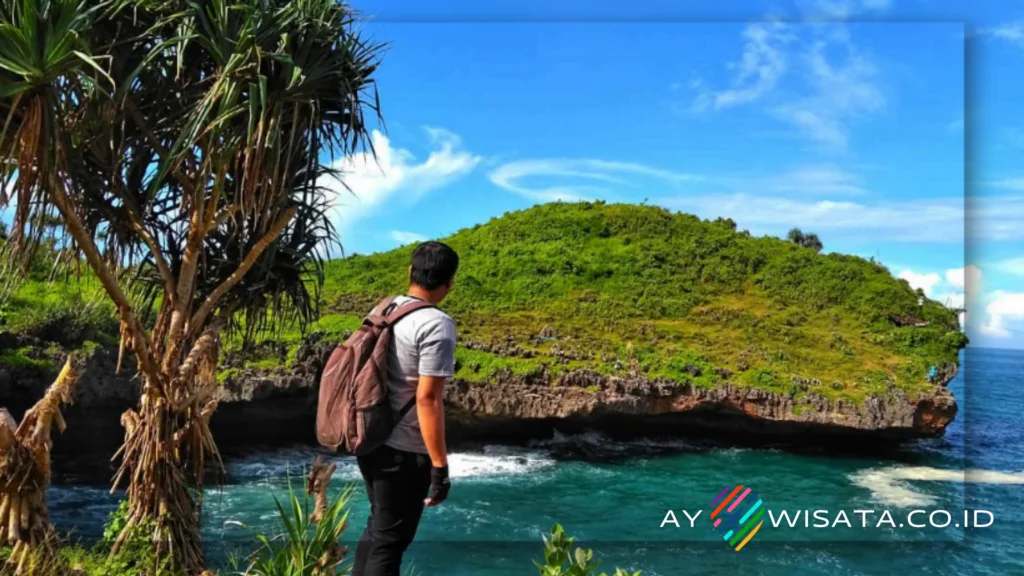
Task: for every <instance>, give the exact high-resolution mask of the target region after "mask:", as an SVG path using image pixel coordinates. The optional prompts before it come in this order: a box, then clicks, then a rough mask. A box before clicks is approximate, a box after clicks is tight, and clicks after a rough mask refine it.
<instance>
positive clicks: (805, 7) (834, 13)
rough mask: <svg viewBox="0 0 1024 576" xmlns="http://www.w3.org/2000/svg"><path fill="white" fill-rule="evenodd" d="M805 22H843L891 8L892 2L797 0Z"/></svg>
mask: <svg viewBox="0 0 1024 576" xmlns="http://www.w3.org/2000/svg"><path fill="white" fill-rule="evenodd" d="M797 4H798V6H800V8H801V11H802V12H803V14H804V18H805V19H806V20H811V21H815V20H845V19H847V18H851V17H853V16H856V15H858V14H859V13H861V12H881V11H885V10H888V9H889V7H890V6H892V0H799V1H798V2H797Z"/></svg>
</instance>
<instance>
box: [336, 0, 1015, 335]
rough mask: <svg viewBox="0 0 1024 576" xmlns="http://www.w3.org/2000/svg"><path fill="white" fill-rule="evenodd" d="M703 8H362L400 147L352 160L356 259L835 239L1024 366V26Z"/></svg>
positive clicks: (384, 145)
mask: <svg viewBox="0 0 1024 576" xmlns="http://www.w3.org/2000/svg"><path fill="white" fill-rule="evenodd" d="M686 4H696V3H686ZM686 4H683V3H678V2H643V3H621V2H607V1H604V0H601V1H597V2H586V3H584V2H560V3H559V4H558V7H557V8H552V7H550V6H545V5H544V4H543V3H540V2H522V1H519V2H514V3H513V2H506V1H493V2H488V3H470V2H455V1H440V2H432V3H430V4H429V9H427V8H425V7H419V6H418V5H416V4H413V3H410V2H380V1H378V2H372V1H366V2H358V1H357V2H356V4H355V6H356V8H357V9H360V10H362V11H363V12H364V14H365V15H366V16H368V17H369V18H371V20H370V21H369V22H368V23H367V24H365V25H364V26H363V28H364V30H365V32H366V33H368V34H370V35H372V36H373V37H374V38H376V39H377V40H380V41H386V42H388V43H389V44H390V46H389V49H388V51H387V53H386V55H385V56H384V61H383V65H382V66H381V68H380V69H379V70H378V72H377V80H378V82H379V86H380V91H381V99H382V105H383V111H384V117H385V120H386V122H387V130H386V133H378V134H376V135H375V141H376V144H377V151H378V154H379V165H378V164H374V163H372V162H367V161H366V158H364V157H353V158H345V159H337V162H338V163H340V164H342V165H343V166H344V167H345V168H346V169H347V170H348V177H347V181H348V184H349V185H350V187H351V188H352V189H353V190H354V191H355V193H356V197H352V196H349V195H341V198H340V200H339V206H338V210H337V216H336V217H337V220H338V224H339V228H340V230H341V233H342V239H343V242H344V245H345V249H346V252H347V253H353V252H359V253H369V252H375V251H380V250H387V249H391V248H394V247H396V246H399V245H401V244H404V243H408V242H413V241H418V240H422V239H424V238H436V237H442V236H445V235H447V234H450V233H452V232H454V231H456V230H458V229H461V228H463V227H467V226H471V225H473V224H476V223H480V222H486V221H487V220H489V219H490V218H492V217H495V216H500V215H501V214H503V213H504V212H507V211H510V210H519V209H523V208H527V207H529V206H531V205H534V204H536V203H539V202H546V201H552V200H557V199H564V200H571V199H576V198H582V199H597V198H601V199H606V200H608V201H625V202H641V201H644V200H645V199H646V200H647V201H648V202H649V203H652V204H659V205H663V206H666V207H668V208H671V209H673V210H681V211H685V212H691V213H695V214H697V215H699V216H701V217H704V218H714V217H717V216H728V217H731V218H733V219H734V220H736V222H737V223H738V225H739V227H740V228H748V229H750V230H751V232H752V233H754V234H758V235H760V234H773V235H782V234H785V232H786V231H787V230H788V229H789V228H791V227H793V226H798V227H801V228H802V229H804V230H805V231H813V232H816V233H817V234H819V235H820V236H821V237H822V239H823V241H824V243H825V247H826V250H827V251H837V252H844V253H853V254H858V255H861V256H864V257H869V256H874V257H876V258H878V259H880V260H881V261H882V262H884V263H885V264H886V265H887V266H889V268H890V269H891V270H892V272H893V274H896V275H899V276H901V277H903V278H906V279H907V280H908V281H909V282H910V283H911V284H912V285H914V286H915V287H922V288H924V289H925V290H926V291H927V292H928V294H929V295H930V296H931V297H933V298H936V299H939V300H941V301H948V302H950V303H951V304H954V305H960V304H961V303H963V302H964V301H965V300H966V301H967V306H968V308H969V313H968V315H967V324H968V333H969V335H970V336H971V338H972V341H973V342H974V343H976V344H981V345H986V346H999V347H1024V287H1022V284H1024V282H1022V280H1024V226H1021V225H1020V224H1019V222H1021V221H1022V220H1024V166H1022V165H1021V162H1020V159H1021V157H1022V154H1024V107H1021V106H1019V105H1015V101H1019V95H1020V93H1021V91H1022V89H1024V86H1022V84H1024V80H1022V78H1024V77H1022V75H1021V74H1020V70H1021V69H1022V65H1024V5H1020V6H1018V7H1016V8H1015V7H1014V6H1013V5H1014V4H1015V3H1012V2H1005V3H1001V2H994V1H993V2H987V3H985V2H980V3H979V2H974V3H970V4H969V5H970V7H972V10H968V9H966V8H964V5H965V3H962V2H954V1H948V2H940V1H938V0H916V1H915V0H806V1H804V0H785V1H781V0H780V1H774V2H764V3H758V2H755V1H750V0H743V1H732V2H718V3H715V4H714V6H689V5H686ZM702 4H703V3H702ZM1004 4H1005V6H1004ZM965 121H966V122H965ZM965 128H966V129H965ZM965 158H966V163H965ZM965 166H966V169H965ZM965 198H966V200H965ZM965 223H966V224H965Z"/></svg>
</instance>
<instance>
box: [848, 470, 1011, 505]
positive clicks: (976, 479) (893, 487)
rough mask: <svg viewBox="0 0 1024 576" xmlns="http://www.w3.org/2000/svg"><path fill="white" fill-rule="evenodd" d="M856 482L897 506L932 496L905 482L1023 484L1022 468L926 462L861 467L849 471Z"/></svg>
mask: <svg viewBox="0 0 1024 576" xmlns="http://www.w3.org/2000/svg"><path fill="white" fill-rule="evenodd" d="M850 480H851V481H852V482H853V483H854V484H855V485H857V486H860V487H861V488H865V489H867V490H869V491H870V492H871V497H872V498H874V499H875V500H878V501H880V502H882V503H884V504H887V505H890V506H897V507H911V506H930V505H932V504H934V503H935V502H936V498H935V497H934V496H932V495H930V494H925V493H923V492H919V491H915V490H914V489H913V488H911V487H910V485H909V484H908V483H909V482H956V483H960V484H964V483H972V484H1024V472H1001V471H998V470H951V469H944V468H932V467H930V466H892V467H889V468H880V469H879V468H875V469H869V470H862V471H860V472H857V473H854V474H851V475H850Z"/></svg>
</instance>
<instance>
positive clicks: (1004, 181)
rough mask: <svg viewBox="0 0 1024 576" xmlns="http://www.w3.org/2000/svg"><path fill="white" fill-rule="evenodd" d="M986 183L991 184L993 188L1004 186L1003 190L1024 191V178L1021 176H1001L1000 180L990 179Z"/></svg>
mask: <svg viewBox="0 0 1024 576" xmlns="http://www.w3.org/2000/svg"><path fill="white" fill-rule="evenodd" d="M985 185H986V186H990V187H992V188H1002V189H1003V190H1013V191H1015V192H1024V178H1021V177H1010V178H1000V179H999V180H989V181H988V182H985Z"/></svg>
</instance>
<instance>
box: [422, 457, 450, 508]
mask: <svg viewBox="0 0 1024 576" xmlns="http://www.w3.org/2000/svg"><path fill="white" fill-rule="evenodd" d="M430 486H431V494H430V498H427V502H426V504H427V506H437V505H438V504H440V503H441V502H444V501H445V499H446V498H448V490H450V489H451V487H452V482H451V480H449V479H448V467H447V466H441V467H437V466H434V467H433V468H431V469H430Z"/></svg>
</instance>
